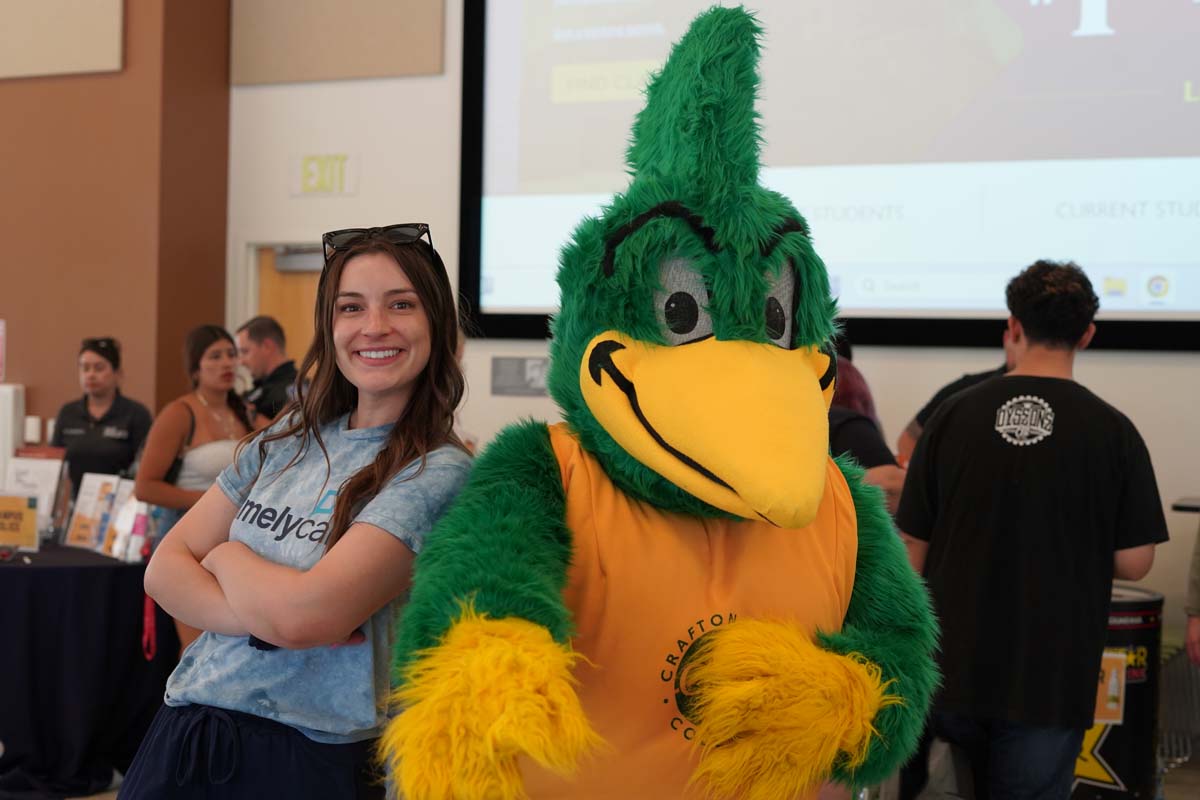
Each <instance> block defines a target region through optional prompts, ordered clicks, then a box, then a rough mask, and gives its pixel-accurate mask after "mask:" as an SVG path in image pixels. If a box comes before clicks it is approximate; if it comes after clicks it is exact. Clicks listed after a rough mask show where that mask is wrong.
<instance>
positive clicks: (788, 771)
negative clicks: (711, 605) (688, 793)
mask: <svg viewBox="0 0 1200 800" xmlns="http://www.w3.org/2000/svg"><path fill="white" fill-rule="evenodd" d="M710 640H711V641H710ZM687 682H688V688H689V690H690V692H691V693H692V694H693V696H694V697H696V699H697V705H696V708H695V714H694V717H695V718H696V719H698V721H699V722H698V724H697V726H696V734H697V735H696V738H697V740H698V741H699V742H700V747H701V756H700V764H699V765H698V766H697V768H696V771H695V772H694V773H693V775H692V781H693V782H702V783H703V784H705V785H706V787H707V789H708V792H709V794H710V795H711V796H713V797H744V798H746V800H775V799H776V798H784V797H798V796H804V795H805V794H807V793H809V792H812V791H814V790H815V789H816V788H817V787H818V786H819V785H820V784H821V783H822V782H823V781H825V780H826V779H827V777H828V776H829V773H830V771H831V769H832V768H833V765H834V763H835V762H836V761H837V759H839V758H844V759H846V763H847V765H848V766H849V767H851V768H853V767H855V766H857V765H859V764H861V763H863V761H864V760H865V759H866V757H867V750H868V747H869V746H870V743H871V738H872V736H874V735H876V734H877V731H876V730H875V728H874V727H873V725H872V721H873V720H874V718H875V713H876V712H877V711H878V710H879V709H880V708H883V707H884V706H889V705H894V704H896V703H900V702H902V701H901V699H900V698H899V697H896V696H895V695H889V694H887V693H886V692H887V688H888V684H885V683H882V682H881V678H880V670H879V667H877V666H876V665H874V664H872V663H870V662H868V661H866V659H864V658H862V657H861V656H858V655H851V656H842V655H838V654H835V653H831V652H829V651H827V650H823V649H821V648H819V647H817V646H816V645H814V644H813V643H812V642H811V640H810V638H809V636H808V635H807V634H805V633H804V632H803V631H802V630H800V629H798V628H797V627H795V626H794V625H790V624H786V623H778V622H767V621H762V620H739V621H738V622H737V623H736V624H734V625H729V626H727V627H725V628H723V629H721V630H720V631H714V632H713V633H712V634H711V635H710V636H708V637H705V640H704V647H703V649H702V650H701V651H700V652H699V653H697V657H696V660H695V661H694V662H693V665H692V666H691V668H690V670H689V672H688V675H687ZM889 683H890V682H889Z"/></svg>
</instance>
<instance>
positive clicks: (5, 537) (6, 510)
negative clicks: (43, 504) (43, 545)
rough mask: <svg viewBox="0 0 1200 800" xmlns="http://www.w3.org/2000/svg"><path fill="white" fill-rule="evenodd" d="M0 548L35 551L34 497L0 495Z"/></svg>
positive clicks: (35, 507)
mask: <svg viewBox="0 0 1200 800" xmlns="http://www.w3.org/2000/svg"><path fill="white" fill-rule="evenodd" d="M0 547H15V548H17V549H18V550H29V551H34V552H36V551H37V549H38V529H37V498H36V497H25V496H22V495H0Z"/></svg>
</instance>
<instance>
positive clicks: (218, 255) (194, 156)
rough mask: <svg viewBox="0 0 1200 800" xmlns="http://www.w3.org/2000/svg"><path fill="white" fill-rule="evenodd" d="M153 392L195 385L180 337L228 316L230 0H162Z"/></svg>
mask: <svg viewBox="0 0 1200 800" xmlns="http://www.w3.org/2000/svg"><path fill="white" fill-rule="evenodd" d="M166 8H167V14H166V20H165V24H164V28H163V41H164V43H165V46H164V48H163V101H162V109H163V110H162V194H161V198H162V200H161V211H160V219H159V254H158V265H159V271H158V324H157V328H156V337H157V341H158V358H157V383H156V396H157V398H158V404H159V405H163V404H165V403H166V402H168V401H169V400H171V399H172V398H174V397H177V396H179V395H180V394H182V393H183V392H185V391H188V390H189V389H190V388H191V385H190V383H189V382H188V379H187V376H186V375H185V373H184V367H183V355H182V353H183V340H184V338H185V337H186V336H187V332H188V330H190V329H191V328H194V327H195V326H197V325H203V324H215V325H220V324H222V322H223V321H224V318H225V220H226V215H227V211H226V209H227V207H228V197H227V195H228V191H227V190H228V175H229V166H228V165H229V3H228V0H225V2H214V1H213V0H205V2H202V3H177V2H168V3H167V6H166Z"/></svg>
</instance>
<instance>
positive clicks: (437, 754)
mask: <svg viewBox="0 0 1200 800" xmlns="http://www.w3.org/2000/svg"><path fill="white" fill-rule="evenodd" d="M579 657H580V656H579V655H578V654H577V653H575V652H574V651H572V650H571V649H570V648H568V647H564V646H562V645H559V644H557V643H556V642H555V641H554V640H553V638H551V636H550V633H549V632H548V631H547V630H546V629H545V628H543V627H541V626H539V625H535V624H534V623H531V622H528V621H526V620H522V619H516V618H508V619H501V620H494V619H488V618H487V617H485V616H482V615H480V614H477V613H475V611H474V609H473V608H471V607H470V606H466V607H464V608H463V612H462V616H461V617H459V619H458V621H457V622H456V623H455V624H454V625H453V627H451V628H450V630H449V631H448V632H447V633H446V635H445V637H444V638H443V639H442V641H441V644H439V645H438V646H437V647H433V648H430V649H429V650H426V651H424V652H422V653H420V655H419V657H418V659H417V660H416V661H415V662H414V663H413V665H412V666H411V667H410V668H409V669H408V671H407V673H406V675H405V678H406V680H405V682H404V685H403V686H401V687H400V688H399V689H397V690H396V691H395V693H394V694H393V695H392V702H393V704H394V707H399V708H404V709H406V710H405V711H404V712H403V713H402V714H400V716H398V717H397V718H396V719H394V720H393V721H392V722H391V724H390V725H388V727H387V730H386V731H385V732H384V735H383V737H382V738H381V740H380V750H381V754H382V756H383V758H384V759H385V760H386V762H387V764H388V767H389V770H390V771H391V773H392V775H393V776H394V777H395V779H396V781H397V783H398V784H399V786H400V789H401V790H402V791H403V794H404V796H405V797H407V798H409V800H451V798H455V799H457V800H473V799H474V798H488V799H489V800H491V798H502V800H516V799H517V798H523V797H525V790H524V786H523V782H522V780H521V773H520V770H519V769H518V766H517V757H518V756H519V755H521V754H522V753H524V754H527V755H528V756H529V757H531V758H532V759H534V760H535V761H537V762H538V763H539V764H541V765H542V766H544V767H546V768H547V769H550V770H553V771H555V772H558V773H560V774H564V775H565V774H570V773H571V772H573V771H574V768H575V764H576V762H577V761H578V759H579V758H580V757H581V756H582V755H583V754H585V753H586V752H587V751H588V750H590V749H592V748H593V747H595V746H596V745H598V744H599V743H600V742H601V739H600V737H599V736H598V735H597V734H596V733H595V732H594V731H593V730H592V728H591V726H590V724H589V723H588V721H587V717H586V716H585V715H584V713H583V708H582V706H581V705H580V702H579V697H578V696H577V695H576V693H575V689H574V679H573V678H572V676H571V670H572V667H573V666H574V664H575V661H576V660H577V659H578V658H579Z"/></svg>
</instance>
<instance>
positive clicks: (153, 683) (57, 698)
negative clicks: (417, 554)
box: [0, 546, 179, 798]
mask: <svg viewBox="0 0 1200 800" xmlns="http://www.w3.org/2000/svg"><path fill="white" fill-rule="evenodd" d="M26 559H28V561H29V563H26ZM144 571H145V567H144V566H143V565H140V564H136V565H135V564H125V563H122V562H120V561H117V560H115V559H112V558H108V557H107V556H103V555H100V554H98V553H93V552H90V551H87V550H79V549H76V548H70V547H51V546H47V547H46V548H44V549H43V550H42V552H40V553H28V554H25V553H17V554H16V555H15V556H13V557H12V558H11V559H10V560H9V561H7V562H0V744H2V745H3V753H0V798H8V797H21V798H32V797H61V796H64V795H79V794H89V793H92V792H96V791H101V790H103V789H104V788H106V787H107V786H108V784H109V782H110V781H111V779H112V770H113V768H114V767H115V768H116V769H118V770H120V771H122V772H124V771H125V770H126V769H127V768H128V767H129V763H130V761H132V760H133V756H134V753H136V752H137V747H138V744H139V743H140V742H141V740H142V737H143V736H144V735H145V733H146V730H147V728H149V726H150V720H151V719H152V718H153V716H154V713H155V712H156V711H157V710H158V707H159V706H160V705H161V704H162V697H163V689H164V687H165V685H166V680H167V677H168V676H169V675H170V673H171V670H172V669H173V668H174V666H175V663H176V661H177V660H178V657H179V639H178V637H177V636H176V634H175V627H174V625H173V624H172V622H171V618H170V617H168V616H167V615H166V614H164V613H163V612H162V610H161V609H159V608H158V607H157V606H155V629H156V633H157V642H156V648H155V649H156V653H155V656H154V659H153V660H152V661H147V660H146V658H145V656H144V655H143V650H142V627H143V623H142V617H143V608H144V597H145V595H144V593H143V590H142V575H143V573H144Z"/></svg>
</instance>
